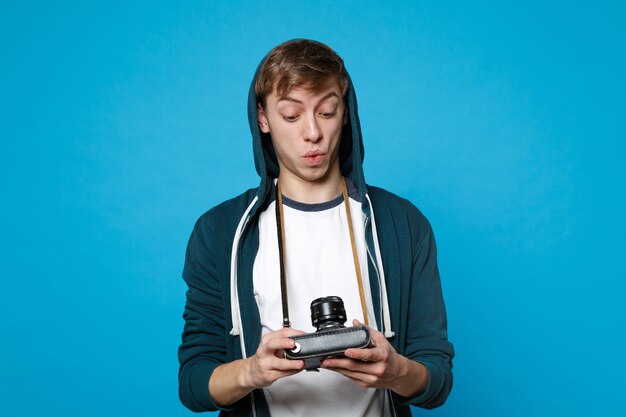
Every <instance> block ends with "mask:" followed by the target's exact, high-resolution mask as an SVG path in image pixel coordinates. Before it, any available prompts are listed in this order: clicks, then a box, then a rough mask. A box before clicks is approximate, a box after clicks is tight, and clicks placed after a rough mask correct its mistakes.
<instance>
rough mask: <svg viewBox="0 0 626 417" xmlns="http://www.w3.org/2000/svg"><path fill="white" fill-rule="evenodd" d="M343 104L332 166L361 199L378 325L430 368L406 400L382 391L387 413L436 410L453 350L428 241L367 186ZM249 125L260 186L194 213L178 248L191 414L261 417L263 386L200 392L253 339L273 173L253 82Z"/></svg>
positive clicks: (395, 200) (183, 378)
mask: <svg viewBox="0 0 626 417" xmlns="http://www.w3.org/2000/svg"><path fill="white" fill-rule="evenodd" d="M257 72H258V70H257ZM255 79H256V74H255ZM346 103H347V108H348V111H349V121H348V123H346V124H345V125H344V129H343V132H342V137H341V144H340V159H341V170H342V173H343V175H345V176H346V177H348V178H349V179H350V180H351V181H352V183H353V184H354V185H355V186H356V187H357V189H358V191H359V195H360V197H361V200H362V201H361V203H362V209H363V213H364V215H365V218H366V227H365V233H366V236H365V240H366V243H367V251H368V254H369V256H368V264H369V278H370V286H371V291H372V300H373V303H374V311H376V312H377V317H376V321H377V324H378V328H379V329H382V330H383V332H384V334H385V336H387V338H388V340H389V342H390V343H391V345H392V346H393V347H394V348H395V349H396V351H397V352H398V353H400V354H402V355H404V356H406V357H408V358H410V359H413V360H416V361H419V362H421V363H423V364H424V365H425V366H426V367H427V368H428V370H429V372H430V381H429V384H428V388H427V389H426V391H425V392H424V393H423V394H421V395H419V396H416V397H414V398H404V397H400V396H398V395H396V394H390V395H391V397H392V404H393V406H394V412H395V414H396V415H399V416H410V415H411V413H410V411H409V406H408V404H412V405H415V406H418V407H423V408H434V407H437V406H439V405H441V404H443V403H444V402H445V400H446V398H447V397H448V394H449V393H450V390H451V388H452V358H453V356H454V350H453V347H452V345H451V344H450V343H449V342H448V336H447V324H446V312H445V306H444V302H443V297H442V293H441V284H440V281H439V271H438V268H437V251H436V247H435V240H434V237H433V233H432V229H431V227H430V224H429V223H428V220H426V218H425V217H424V216H423V215H422V214H421V213H420V211H419V210H418V209H417V208H416V207H415V206H413V205H412V204H411V203H410V202H409V201H407V200H405V199H403V198H400V197H397V196H395V195H393V194H391V193H389V192H387V191H385V190H382V189H380V188H376V187H372V186H369V185H366V183H365V179H364V177H363V167H362V163H363V142H362V138H361V128H360V124H359V117H358V113H357V102H356V96H355V94H354V88H353V86H352V83H351V82H350V83H349V87H348V91H347V96H346ZM248 119H249V123H250V130H251V132H252V139H253V141H252V143H253V148H254V157H255V165H256V170H257V172H258V174H259V176H260V177H261V183H260V185H259V187H257V188H254V189H250V190H248V191H246V192H244V193H243V194H241V195H239V196H238V197H235V198H233V199H231V200H228V201H226V202H224V203H222V204H220V205H218V206H216V207H214V208H212V209H211V210H209V211H208V212H206V213H205V214H203V215H202V216H201V217H200V218H199V219H198V221H197V222H196V225H195V227H194V229H193V232H192V234H191V237H190V239H189V245H188V247H187V254H186V258H185V267H184V270H183V278H184V279H185V282H186V283H187V285H188V287H189V290H188V291H187V302H186V304H185V311H184V314H183V317H184V319H185V327H184V331H183V335H182V344H181V345H180V348H179V351H178V357H179V361H180V370H179V395H180V399H181V401H182V403H183V404H184V405H185V406H186V407H187V408H189V409H190V410H192V411H196V412H200V411H215V410H220V409H221V410H222V413H221V415H224V416H252V415H256V416H259V417H261V416H269V412H268V408H267V403H266V401H265V398H264V395H263V392H262V390H255V391H254V392H253V393H251V394H250V395H248V396H246V397H244V398H243V399H241V400H239V401H238V402H237V403H235V404H234V405H231V406H229V407H226V408H223V407H222V408H221V407H218V406H217V405H216V404H215V403H214V402H213V400H212V399H211V397H210V395H209V392H208V381H209V378H210V377H211V374H212V373H213V370H214V369H215V368H216V367H217V366H219V365H220V364H223V363H227V362H231V361H233V360H236V359H240V358H243V357H247V356H250V355H253V354H254V353H255V352H256V349H257V347H258V345H259V342H260V340H261V324H260V318H259V311H258V309H257V305H256V302H255V299H254V295H253V284H252V267H253V264H254V260H255V256H256V253H257V249H258V245H259V240H258V238H259V230H258V219H259V215H260V214H261V212H262V211H263V210H264V208H265V207H266V205H267V202H268V201H269V199H270V191H271V189H272V179H273V178H276V177H277V176H278V172H279V168H278V163H277V159H276V154H275V152H274V150H273V147H272V144H271V138H270V137H269V135H267V134H263V133H261V132H260V130H259V127H258V123H257V100H256V95H255V93H254V80H253V82H252V85H251V88H250V94H249V97H248ZM346 383H350V382H349V381H346Z"/></svg>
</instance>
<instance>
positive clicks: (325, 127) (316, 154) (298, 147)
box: [258, 85, 347, 183]
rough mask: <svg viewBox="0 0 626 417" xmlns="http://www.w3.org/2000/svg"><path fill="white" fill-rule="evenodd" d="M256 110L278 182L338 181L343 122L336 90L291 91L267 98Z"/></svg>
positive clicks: (299, 89)
mask: <svg viewBox="0 0 626 417" xmlns="http://www.w3.org/2000/svg"><path fill="white" fill-rule="evenodd" d="M266 103H267V104H266V106H265V110H263V109H262V108H261V107H260V106H259V108H258V119H259V127H260V129H261V131H262V132H264V133H270V134H271V136H272V144H273V145H274V150H275V151H276V155H277V156H278V164H279V166H280V178H281V181H283V180H286V181H294V180H295V181H298V182H301V181H304V182H307V183H324V182H327V181H330V180H331V179H333V178H335V177H337V178H338V177H339V175H340V169H339V142H340V141H341V129H342V125H343V124H344V123H345V122H346V120H347V117H346V114H345V104H344V102H343V99H342V96H341V93H340V90H339V87H338V86H336V85H333V86H331V87H329V88H327V89H325V90H323V91H321V92H311V91H307V90H304V89H302V88H293V89H292V90H291V91H289V93H287V95H286V96H284V97H279V96H277V95H276V94H275V93H272V94H270V95H269V96H267V99H266Z"/></svg>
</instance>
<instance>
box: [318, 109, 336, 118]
mask: <svg viewBox="0 0 626 417" xmlns="http://www.w3.org/2000/svg"><path fill="white" fill-rule="evenodd" d="M336 114H337V110H335V111H332V112H324V113H320V116H322V117H323V118H324V119H330V118H332V117H334V116H335V115H336Z"/></svg>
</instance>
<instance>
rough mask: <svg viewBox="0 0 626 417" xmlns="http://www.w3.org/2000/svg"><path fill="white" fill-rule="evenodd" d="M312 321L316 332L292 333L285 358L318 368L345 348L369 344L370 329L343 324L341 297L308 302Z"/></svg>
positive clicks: (307, 368)
mask: <svg viewBox="0 0 626 417" xmlns="http://www.w3.org/2000/svg"><path fill="white" fill-rule="evenodd" d="M311 322H312V323H313V326H314V327H315V328H316V329H317V330H316V331H315V333H307V334H303V335H299V336H291V339H293V340H295V341H296V346H295V347H294V348H293V349H286V350H285V358H287V359H300V360H303V361H304V368H305V369H306V370H307V371H317V370H318V368H319V367H320V364H321V362H322V361H323V360H324V359H326V358H328V357H331V356H332V357H341V356H343V354H344V352H345V351H346V349H350V348H367V347H370V346H371V344H372V342H371V337H370V332H369V330H368V329H367V327H365V326H354V327H345V326H344V325H343V324H344V323H345V322H346V310H345V308H344V306H343V300H342V299H341V298H340V297H335V296H331V297H322V298H317V299H315V300H313V302H311Z"/></svg>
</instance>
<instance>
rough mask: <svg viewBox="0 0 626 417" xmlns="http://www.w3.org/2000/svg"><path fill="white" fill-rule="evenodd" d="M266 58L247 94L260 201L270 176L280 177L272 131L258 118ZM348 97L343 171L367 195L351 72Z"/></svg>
mask: <svg viewBox="0 0 626 417" xmlns="http://www.w3.org/2000/svg"><path fill="white" fill-rule="evenodd" d="M263 61H265V57H264V58H263V59H262V60H261V62H260V63H259V66H258V67H257V69H256V71H255V73H254V78H253V79H252V83H251V84H250V91H249V93H248V122H249V124H250V132H251V133H252V148H253V150H254V164H255V167H256V172H257V173H258V174H259V176H260V177H261V185H260V187H259V190H260V194H262V195H260V196H259V197H260V200H261V201H263V200H265V197H266V195H267V193H268V192H269V189H270V181H271V179H272V178H278V173H279V171H280V169H279V166H278V159H277V157H276V152H275V151H274V146H273V145H272V140H271V136H270V134H269V133H263V132H261V130H260V129H259V123H258V119H257V97H256V93H255V91H254V84H255V82H256V79H257V76H258V74H259V69H260V67H261V65H262V64H263ZM345 100H346V107H347V109H348V116H349V117H348V122H347V123H346V124H345V125H344V126H343V130H342V132H341V143H340V146H339V159H340V166H341V173H342V175H344V176H345V177H347V178H350V180H351V181H352V183H353V184H354V185H355V186H356V187H357V189H358V190H359V194H360V195H361V196H364V195H365V194H366V192H367V187H366V185H365V179H364V177H363V158H364V149H363V138H362V137H361V124H360V122H359V114H358V108H357V101H356V95H355V93H354V86H353V85H352V80H351V79H350V75H348V91H347V92H346V97H345Z"/></svg>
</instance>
